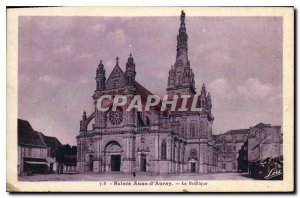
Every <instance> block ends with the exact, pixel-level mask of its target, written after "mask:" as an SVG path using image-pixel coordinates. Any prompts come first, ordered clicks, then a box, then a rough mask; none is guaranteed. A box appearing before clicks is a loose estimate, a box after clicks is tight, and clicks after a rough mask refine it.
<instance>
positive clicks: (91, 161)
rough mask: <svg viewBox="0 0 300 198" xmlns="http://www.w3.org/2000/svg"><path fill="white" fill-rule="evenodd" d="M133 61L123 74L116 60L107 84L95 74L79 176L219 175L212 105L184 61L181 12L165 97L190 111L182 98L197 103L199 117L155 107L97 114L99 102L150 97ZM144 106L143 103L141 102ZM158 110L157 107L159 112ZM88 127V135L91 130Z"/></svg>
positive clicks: (80, 142) (185, 42) (82, 134)
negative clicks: (197, 90)
mask: <svg viewBox="0 0 300 198" xmlns="http://www.w3.org/2000/svg"><path fill="white" fill-rule="evenodd" d="M135 67H138V65H135V62H134V58H133V56H132V55H131V54H130V55H129V57H128V61H127V63H126V68H125V71H123V70H122V66H120V65H119V61H118V58H117V59H116V65H115V67H114V68H113V70H112V72H111V74H110V75H109V76H108V78H106V74H105V66H104V65H103V63H102V61H100V63H99V65H98V67H97V71H96V78H95V80H96V87H95V88H96V89H95V92H94V95H93V100H94V105H95V108H94V111H93V112H91V113H90V114H87V113H86V112H83V115H82V120H81V121H80V130H79V134H78V136H77V137H76V138H77V171H78V172H94V173H98V174H101V173H107V172H121V173H140V172H146V173H150V174H181V173H194V174H205V173H210V172H215V171H216V170H217V160H218V159H217V149H216V147H215V146H214V141H213V136H212V125H213V121H214V117H213V115H212V113H211V109H212V100H211V96H210V94H209V92H207V91H206V87H205V85H204V84H203V85H202V87H201V89H200V92H199V93H197V92H196V85H195V80H194V78H195V76H194V72H193V70H192V64H191V63H190V61H189V59H188V35H187V31H186V24H185V13H184V12H183V11H182V13H181V17H180V27H179V32H178V35H177V49H176V60H175V63H174V66H171V68H170V70H169V76H168V84H167V87H166V94H167V95H168V97H169V98H170V99H171V98H173V97H174V96H176V97H178V100H177V104H178V106H179V105H181V104H182V103H187V104H188V105H189V104H190V103H191V101H190V100H189V99H188V100H184V98H185V97H186V96H191V97H192V98H196V99H197V102H196V105H197V107H199V111H190V110H189V109H188V110H186V111H179V110H178V108H177V107H176V108H175V109H172V110H171V109H169V108H166V109H165V110H164V111H161V110H160V108H158V107H156V106H154V107H151V108H150V109H149V111H138V110H136V109H132V110H131V111H125V109H126V104H124V106H119V107H117V108H116V109H115V110H114V111H113V110H112V108H108V110H107V111H99V109H97V100H98V99H99V98H100V97H101V96H103V95H111V96H112V97H114V96H116V95H124V96H126V97H127V98H128V100H129V101H130V100H132V99H133V98H134V96H136V95H140V96H141V98H147V96H149V95H153V93H151V92H150V91H149V90H147V89H146V88H145V87H144V86H143V85H141V84H139V83H138V82H137V81H136V80H135V77H136V75H138V74H137V73H136V71H135ZM143 101H144V100H143ZM159 105H160V104H158V106H159ZM88 126H91V130H90V129H89V128H90V127H88Z"/></svg>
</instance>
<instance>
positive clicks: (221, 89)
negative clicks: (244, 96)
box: [210, 78, 234, 99]
mask: <svg viewBox="0 0 300 198" xmlns="http://www.w3.org/2000/svg"><path fill="white" fill-rule="evenodd" d="M210 90H211V93H213V95H216V96H219V97H222V98H227V99H231V98H232V97H233V96H234V92H233V89H232V88H231V86H230V84H229V83H228V81H227V80H226V79H225V78H218V79H216V80H214V81H213V82H212V83H211V84H210Z"/></svg>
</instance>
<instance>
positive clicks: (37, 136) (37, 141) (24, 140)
mask: <svg viewBox="0 0 300 198" xmlns="http://www.w3.org/2000/svg"><path fill="white" fill-rule="evenodd" d="M18 144H19V145H23V146H25V145H26V146H35V147H44V148H45V147H58V146H61V145H62V144H61V143H60V141H59V140H58V139H57V138H56V137H51V136H45V135H44V134H43V133H42V132H38V131H35V130H34V129H33V128H32V127H31V125H30V123H29V122H28V121H27V120H22V119H18Z"/></svg>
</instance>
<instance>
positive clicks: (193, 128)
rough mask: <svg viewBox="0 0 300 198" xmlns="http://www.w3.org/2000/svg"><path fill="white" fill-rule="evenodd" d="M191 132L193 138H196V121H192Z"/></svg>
mask: <svg viewBox="0 0 300 198" xmlns="http://www.w3.org/2000/svg"><path fill="white" fill-rule="evenodd" d="M190 134H191V138H195V137H196V122H195V121H192V122H191V126H190Z"/></svg>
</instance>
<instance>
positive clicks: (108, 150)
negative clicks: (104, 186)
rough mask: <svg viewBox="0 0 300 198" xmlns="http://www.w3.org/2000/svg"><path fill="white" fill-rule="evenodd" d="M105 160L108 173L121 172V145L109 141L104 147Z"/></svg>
mask: <svg viewBox="0 0 300 198" xmlns="http://www.w3.org/2000/svg"><path fill="white" fill-rule="evenodd" d="M105 158H106V163H107V165H108V169H107V170H108V171H121V161H122V159H121V145H120V144H119V143H118V142H116V141H111V142H109V143H108V144H107V145H106V147H105Z"/></svg>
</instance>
